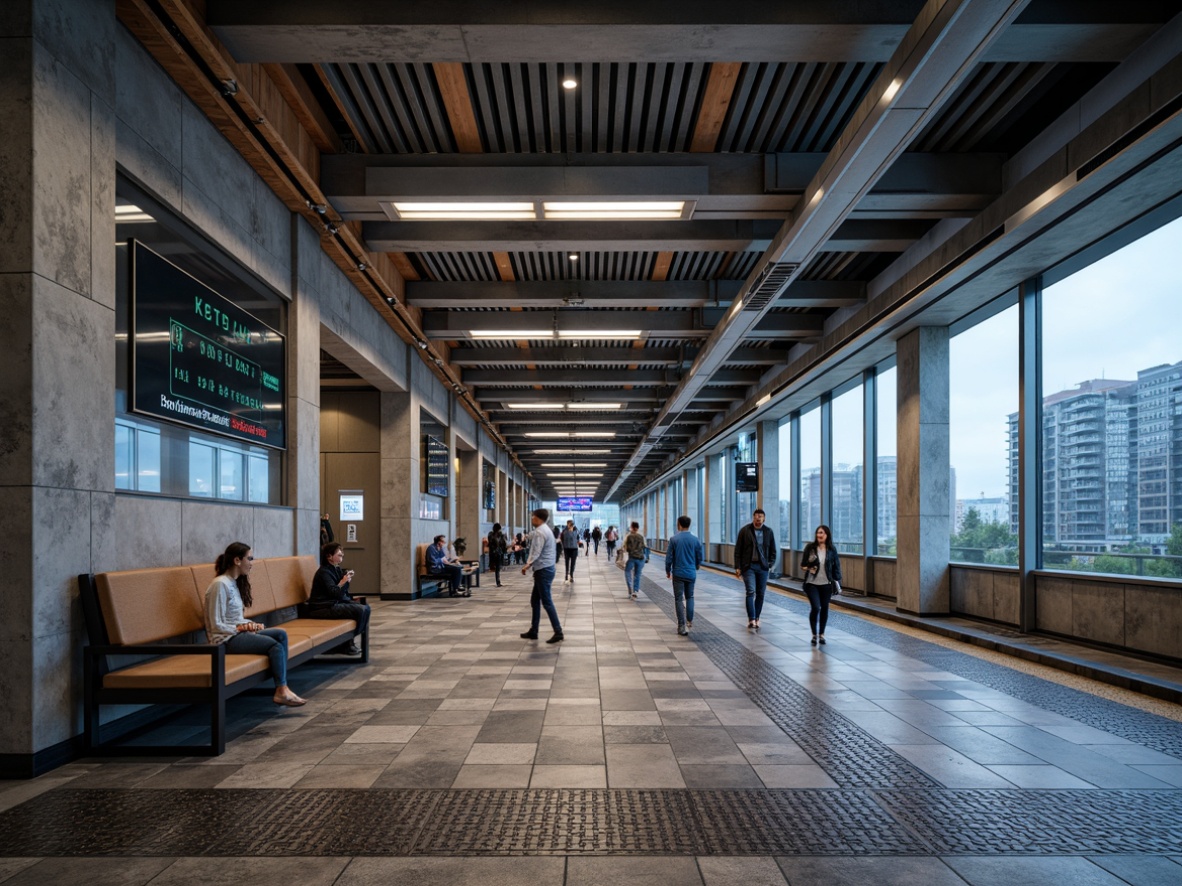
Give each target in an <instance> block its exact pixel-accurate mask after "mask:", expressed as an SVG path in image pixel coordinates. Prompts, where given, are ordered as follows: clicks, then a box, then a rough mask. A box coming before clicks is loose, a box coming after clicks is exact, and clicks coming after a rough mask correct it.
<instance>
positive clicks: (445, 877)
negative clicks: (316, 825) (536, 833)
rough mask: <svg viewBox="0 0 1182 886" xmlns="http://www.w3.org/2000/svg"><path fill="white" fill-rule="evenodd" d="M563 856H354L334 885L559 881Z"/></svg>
mask: <svg viewBox="0 0 1182 886" xmlns="http://www.w3.org/2000/svg"><path fill="white" fill-rule="evenodd" d="M565 867H566V860H565V859H563V858H538V857H531V856H525V857H514V858H355V859H353V861H352V862H350V864H349V866H348V867H347V868H346V869H345V871H344V873H342V874H341V876H340V879H338V880H337V881H336V883H335V884H334V886H389V884H391V883H411V884H414V886H521V884H522V883H536V884H539V886H543V884H552V883H553V884H561V883H562V882H563V872H564V869H565Z"/></svg>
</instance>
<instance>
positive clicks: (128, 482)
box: [115, 424, 135, 489]
mask: <svg viewBox="0 0 1182 886" xmlns="http://www.w3.org/2000/svg"><path fill="white" fill-rule="evenodd" d="M133 433H135V432H134V431H133V430H132V429H131V428H129V427H127V425H121V424H116V425H115V488H116V489H134V488H135V484H134V483H133V482H132V434H133Z"/></svg>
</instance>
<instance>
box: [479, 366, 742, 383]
mask: <svg viewBox="0 0 1182 886" xmlns="http://www.w3.org/2000/svg"><path fill="white" fill-rule="evenodd" d="M759 376H760V370H759V369H724V370H721V371H720V372H716V373H715V374H714V379H713V381H714V382H715V383H717V384H753V383H754V382H755V381H757V380H758V379H759ZM678 378H679V375H678V373H676V372H671V371H666V370H661V369H634V370H629V371H628V372H620V371H619V370H618V369H580V368H578V367H572V366H569V365H567V366H564V367H562V368H559V369H546V370H539V369H528V370H525V371H521V370H515V369H467V370H465V371H464V376H463V380H464V384H465V385H467V386H468V387H470V388H478V387H486V386H489V385H497V386H499V387H507V388H516V387H521V388H531V387H534V386H535V385H538V386H541V387H563V386H572V385H575V386H579V387H586V386H588V385H616V386H619V385H629V386H631V387H634V388H651V387H671V386H673V385H675V384H677V381H678Z"/></svg>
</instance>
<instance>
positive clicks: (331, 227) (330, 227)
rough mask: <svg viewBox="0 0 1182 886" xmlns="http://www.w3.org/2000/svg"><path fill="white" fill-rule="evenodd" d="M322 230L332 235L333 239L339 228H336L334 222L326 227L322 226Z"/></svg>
mask: <svg viewBox="0 0 1182 886" xmlns="http://www.w3.org/2000/svg"><path fill="white" fill-rule="evenodd" d="M324 230H326V231H328V233H330V234H332V235H333V236H334V237H335V236H336V234H337V231H339V230H340V228H339V227H337V225H336V224H335V223H334V222H329V223H328V224H327V225H325V226H324Z"/></svg>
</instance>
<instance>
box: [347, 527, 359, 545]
mask: <svg viewBox="0 0 1182 886" xmlns="http://www.w3.org/2000/svg"><path fill="white" fill-rule="evenodd" d="M345 541H347V542H349V543H351V544H355V543H356V542H357V524H356V523H346V524H345Z"/></svg>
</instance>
